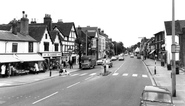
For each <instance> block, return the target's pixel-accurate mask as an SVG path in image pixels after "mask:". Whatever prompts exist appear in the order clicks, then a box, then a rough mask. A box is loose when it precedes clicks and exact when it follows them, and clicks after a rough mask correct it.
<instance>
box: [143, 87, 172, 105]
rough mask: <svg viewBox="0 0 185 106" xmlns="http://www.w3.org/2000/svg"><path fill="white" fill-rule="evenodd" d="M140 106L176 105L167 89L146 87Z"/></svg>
mask: <svg viewBox="0 0 185 106" xmlns="http://www.w3.org/2000/svg"><path fill="white" fill-rule="evenodd" d="M140 106H174V104H173V100H172V95H171V93H170V91H169V90H168V89H167V88H164V87H160V86H145V87H144V90H143V92H142V94H141V97H140Z"/></svg>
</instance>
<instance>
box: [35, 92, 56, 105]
mask: <svg viewBox="0 0 185 106" xmlns="http://www.w3.org/2000/svg"><path fill="white" fill-rule="evenodd" d="M57 93H58V92H55V93H52V94H51V95H48V96H46V97H44V98H42V99H39V100H37V101H35V102H33V103H32V104H36V103H38V102H40V101H42V100H44V99H47V98H49V97H51V96H53V95H55V94H57Z"/></svg>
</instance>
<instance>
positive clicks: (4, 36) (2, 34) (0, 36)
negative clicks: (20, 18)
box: [0, 30, 36, 42]
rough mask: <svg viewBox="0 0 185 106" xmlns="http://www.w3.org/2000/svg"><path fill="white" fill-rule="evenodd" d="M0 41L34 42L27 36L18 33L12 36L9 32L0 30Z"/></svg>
mask: <svg viewBox="0 0 185 106" xmlns="http://www.w3.org/2000/svg"><path fill="white" fill-rule="evenodd" d="M0 40H6V41H33V42H35V41H36V40H35V39H33V38H32V37H31V36H29V35H26V36H25V35H22V34H20V33H17V35H15V34H13V33H12V32H11V31H4V30H0Z"/></svg>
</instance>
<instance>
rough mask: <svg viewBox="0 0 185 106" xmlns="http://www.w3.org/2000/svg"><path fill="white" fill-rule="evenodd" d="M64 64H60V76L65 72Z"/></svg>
mask: <svg viewBox="0 0 185 106" xmlns="http://www.w3.org/2000/svg"><path fill="white" fill-rule="evenodd" d="M63 68H64V67H63V64H61V65H59V76H61V75H62V73H63Z"/></svg>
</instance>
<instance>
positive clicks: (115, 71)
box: [114, 62, 125, 73]
mask: <svg viewBox="0 0 185 106" xmlns="http://www.w3.org/2000/svg"><path fill="white" fill-rule="evenodd" d="M123 64H125V62H124V63H123ZM123 64H122V65H121V66H119V67H118V68H117V69H116V70H115V71H114V73H116V72H117V71H118V70H119V69H120V68H121V67H122V66H123Z"/></svg>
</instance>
